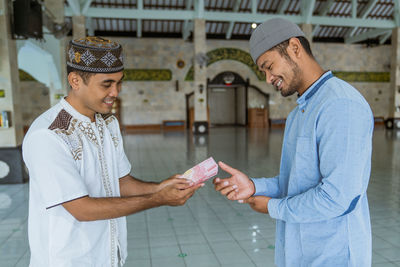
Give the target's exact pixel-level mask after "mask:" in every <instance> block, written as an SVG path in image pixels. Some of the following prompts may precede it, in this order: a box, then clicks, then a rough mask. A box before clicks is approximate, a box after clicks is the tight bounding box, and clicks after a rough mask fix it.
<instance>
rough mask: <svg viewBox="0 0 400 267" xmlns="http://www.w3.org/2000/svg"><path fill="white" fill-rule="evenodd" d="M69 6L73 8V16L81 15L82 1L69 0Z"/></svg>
mask: <svg viewBox="0 0 400 267" xmlns="http://www.w3.org/2000/svg"><path fill="white" fill-rule="evenodd" d="M67 2H68V5H69V7H70V8H71V11H72V14H71V16H79V15H81V3H79V1H78V0H67Z"/></svg>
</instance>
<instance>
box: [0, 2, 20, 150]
mask: <svg viewBox="0 0 400 267" xmlns="http://www.w3.org/2000/svg"><path fill="white" fill-rule="evenodd" d="M7 3H8V1H7V0H0V58H1V60H0V90H3V91H2V92H4V96H2V97H0V110H1V111H3V110H4V111H9V113H10V117H11V118H10V121H11V127H9V128H0V147H17V146H20V145H21V144H22V139H23V122H22V111H21V105H23V103H20V89H19V74H18V60H17V46H16V41H15V40H13V39H12V38H11V30H10V17H9V14H8V8H7Z"/></svg>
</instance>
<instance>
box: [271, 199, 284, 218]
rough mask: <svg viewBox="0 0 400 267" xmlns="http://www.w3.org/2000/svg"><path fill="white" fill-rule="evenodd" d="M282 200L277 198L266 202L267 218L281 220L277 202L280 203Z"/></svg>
mask: <svg viewBox="0 0 400 267" xmlns="http://www.w3.org/2000/svg"><path fill="white" fill-rule="evenodd" d="M281 200H282V199H279V198H271V199H270V200H269V201H268V213H269V216H271V218H274V219H277V220H280V219H281V218H279V210H278V208H279V202H281Z"/></svg>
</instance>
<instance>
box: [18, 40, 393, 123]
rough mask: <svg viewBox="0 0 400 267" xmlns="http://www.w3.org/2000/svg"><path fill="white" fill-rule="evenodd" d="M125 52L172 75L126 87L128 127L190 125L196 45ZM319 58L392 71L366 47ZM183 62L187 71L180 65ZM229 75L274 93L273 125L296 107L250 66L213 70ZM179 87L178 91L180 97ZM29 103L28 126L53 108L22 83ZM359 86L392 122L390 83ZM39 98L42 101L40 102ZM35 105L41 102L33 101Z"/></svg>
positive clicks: (159, 44) (144, 45) (348, 67)
mask: <svg viewBox="0 0 400 267" xmlns="http://www.w3.org/2000/svg"><path fill="white" fill-rule="evenodd" d="M111 39H114V40H116V41H118V42H120V43H121V44H122V45H123V47H124V53H125V66H126V68H127V69H169V70H170V71H171V72H172V79H171V80H170V81H125V82H124V84H123V89H122V92H121V94H120V97H121V100H122V103H121V105H122V115H121V117H122V124H124V125H142V124H161V123H162V121H163V120H186V106H185V105H186V100H185V94H188V93H190V92H192V91H193V90H195V88H194V84H193V82H189V81H185V77H186V74H187V73H188V71H189V69H190V67H191V66H192V60H193V44H192V43H191V42H188V41H186V42H185V41H183V40H182V39H152V38H142V39H137V38H111ZM217 48H238V49H241V50H243V51H248V42H247V41H234V40H230V41H226V40H208V41H207V51H211V50H214V49H217ZM313 52H314V55H315V57H316V59H317V61H318V62H319V63H320V64H321V65H322V67H323V68H324V69H327V70H328V69H329V70H333V71H375V72H383V71H387V72H388V71H390V56H391V55H390V53H391V49H390V47H389V46H378V47H366V46H365V45H345V44H333V43H314V44H313ZM178 60H183V61H184V62H185V65H184V67H183V68H179V67H178V66H177V64H176V63H177V61H178ZM224 71H233V72H236V73H238V74H239V75H241V76H242V78H243V79H244V80H246V79H249V80H250V83H251V84H252V85H255V86H257V87H258V88H259V89H261V90H262V91H263V92H265V93H268V94H269V95H270V97H269V109H270V110H269V111H270V112H269V114H270V118H271V119H282V118H286V117H287V116H288V114H289V113H290V111H291V110H292V109H293V108H294V107H295V106H296V99H297V96H295V95H293V96H290V97H282V96H281V95H280V93H279V92H277V91H276V90H275V89H274V88H273V87H272V86H270V85H267V84H266V83H265V81H260V80H259V79H258V77H257V76H256V74H255V73H254V72H253V70H251V69H250V68H249V67H248V66H247V65H245V64H243V63H241V62H239V61H234V60H222V61H217V62H215V63H213V64H211V65H209V66H208V67H207V74H208V75H207V76H208V78H209V79H213V78H214V77H215V76H216V75H217V74H219V73H221V72H224ZM176 81H178V83H179V85H178V91H176V89H177V88H176ZM21 84H22V85H21V88H22V90H23V93H22V97H23V99H24V100H23V103H28V104H27V105H28V106H26V107H25V110H26V112H25V111H24V115H23V116H24V125H26V123H29V122H31V121H32V120H33V117H35V116H37V115H39V114H40V113H41V112H42V111H44V110H46V109H47V108H48V107H49V103H48V97H47V96H44V95H43V94H44V92H45V90H46V88H45V86H44V85H41V84H39V83H37V82H36V83H35V82H21ZM351 84H352V85H353V86H355V87H356V88H357V89H358V90H359V91H360V92H361V93H362V94H363V95H364V97H365V98H366V99H367V101H368V102H369V103H370V105H371V108H372V110H373V112H374V116H375V117H388V115H389V106H390V103H391V97H392V93H391V89H390V83H389V82H379V83H378V82H374V83H371V82H363V83H360V82H357V83H351ZM248 97H249V99H248V104H249V107H261V106H262V105H264V106H265V99H264V97H263V96H262V95H261V94H259V93H257V92H256V91H255V90H250V91H249V95H248ZM36 98H37V99H36ZM30 99H35V101H28V100H30Z"/></svg>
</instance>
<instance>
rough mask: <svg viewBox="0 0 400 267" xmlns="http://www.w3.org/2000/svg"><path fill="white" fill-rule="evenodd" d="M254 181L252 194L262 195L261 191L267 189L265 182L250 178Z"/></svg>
mask: <svg viewBox="0 0 400 267" xmlns="http://www.w3.org/2000/svg"><path fill="white" fill-rule="evenodd" d="M251 180H252V181H253V183H254V190H255V192H254V194H253V196H261V195H263V194H262V192H265V191H266V189H267V185H266V184H265V182H263V181H261V179H256V178H251Z"/></svg>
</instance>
